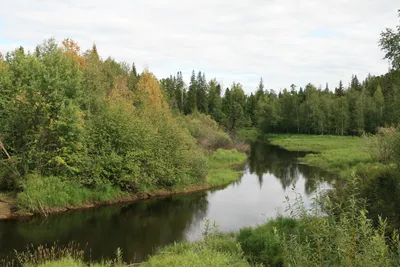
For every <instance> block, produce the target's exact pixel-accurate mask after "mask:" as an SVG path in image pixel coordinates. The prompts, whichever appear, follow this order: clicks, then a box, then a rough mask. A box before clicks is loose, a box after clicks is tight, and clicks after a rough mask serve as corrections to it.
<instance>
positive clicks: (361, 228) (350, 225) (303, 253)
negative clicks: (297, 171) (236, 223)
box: [277, 185, 400, 267]
mask: <svg viewBox="0 0 400 267" xmlns="http://www.w3.org/2000/svg"><path fill="white" fill-rule="evenodd" d="M353 187H354V188H356V186H355V185H353ZM362 203H363V202H362V201H360V200H359V198H358V196H357V194H352V195H350V196H349V197H348V198H347V199H346V202H339V203H336V204H333V203H332V202H331V201H330V200H329V198H328V197H318V198H316V200H314V203H313V209H311V210H306V209H305V208H304V203H302V202H300V203H299V202H297V203H295V205H294V206H293V207H297V208H293V209H292V212H293V214H295V216H296V218H297V219H298V220H300V221H301V222H302V223H303V225H304V229H305V231H298V232H297V233H294V234H291V235H287V234H284V233H283V234H280V233H279V232H278V233H277V234H278V236H279V238H280V240H281V242H282V244H283V246H282V248H283V254H282V259H283V264H284V266H298V267H313V266H315V267H316V266H333V267H335V266H337V267H339V266H365V267H369V266H371V267H372V266H374V267H375V266H399V265H398V264H399V259H400V257H399V251H400V246H399V245H400V242H399V236H398V234H397V232H393V233H392V234H390V233H387V232H386V222H385V221H384V220H379V225H378V226H377V227H375V226H374V225H373V223H372V221H371V220H370V219H368V218H367V211H366V209H365V205H364V204H362ZM318 204H323V206H324V207H325V209H326V213H325V214H324V213H321V210H320V206H319V205H318ZM388 236H391V238H390V239H387V237H388Z"/></svg>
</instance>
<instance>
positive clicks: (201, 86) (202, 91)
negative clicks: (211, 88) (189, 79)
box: [196, 71, 208, 113]
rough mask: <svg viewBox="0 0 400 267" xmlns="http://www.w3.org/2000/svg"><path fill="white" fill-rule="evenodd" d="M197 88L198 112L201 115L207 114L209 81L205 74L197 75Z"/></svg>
mask: <svg viewBox="0 0 400 267" xmlns="http://www.w3.org/2000/svg"><path fill="white" fill-rule="evenodd" d="M196 84H197V88H196V100H197V110H198V111H199V112H201V113H207V110H208V103H207V94H208V88H207V80H206V76H205V74H204V73H203V74H202V73H201V71H199V73H198V74H197V83H196Z"/></svg>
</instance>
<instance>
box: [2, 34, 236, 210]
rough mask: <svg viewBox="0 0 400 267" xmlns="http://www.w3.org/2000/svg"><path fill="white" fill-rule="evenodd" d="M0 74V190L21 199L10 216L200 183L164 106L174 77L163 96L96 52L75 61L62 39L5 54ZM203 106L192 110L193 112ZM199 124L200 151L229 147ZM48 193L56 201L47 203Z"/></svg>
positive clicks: (187, 140) (203, 166)
mask: <svg viewBox="0 0 400 267" xmlns="http://www.w3.org/2000/svg"><path fill="white" fill-rule="evenodd" d="M0 74H1V78H0V88H1V90H2V93H3V94H2V97H1V100H0V107H1V113H0V120H1V121H0V122H1V128H0V139H1V141H2V143H3V144H4V146H5V149H6V150H7V151H8V152H9V154H10V158H8V159H1V161H2V162H1V163H2V164H1V165H0V174H1V178H0V186H1V188H2V189H7V190H14V191H16V190H22V191H23V192H21V193H20V195H19V196H18V199H19V201H18V202H19V207H20V208H23V209H25V210H29V211H38V210H40V211H42V212H43V211H46V210H47V209H48V208H54V207H60V208H61V207H62V206H63V205H71V206H75V205H82V204H84V203H86V202H88V201H106V200H108V199H109V198H112V196H108V195H107V192H105V196H104V199H100V196H98V195H96V193H95V192H97V191H98V188H99V187H103V186H105V185H106V186H107V188H108V189H110V190H111V191H113V192H120V191H121V190H122V191H129V192H136V191H138V190H141V189H143V188H157V187H160V188H166V187H173V186H182V185H183V186H184V185H189V184H199V183H203V182H204V181H205V178H206V174H207V159H206V157H205V155H204V152H203V151H202V149H201V148H200V147H199V146H198V144H196V140H195V139H194V138H193V137H192V136H191V135H190V133H189V132H188V131H187V129H185V128H183V127H182V126H181V124H180V123H179V122H178V120H177V119H176V118H175V117H174V116H173V115H172V112H171V111H170V108H169V103H167V101H166V99H168V98H169V94H173V95H174V94H175V89H176V90H178V89H177V88H179V90H184V88H183V86H184V83H183V80H182V77H181V75H179V76H178V79H177V80H176V81H173V83H172V86H173V87H174V88H173V90H170V89H168V88H163V89H164V91H163V90H162V89H161V88H160V84H159V83H158V81H157V79H156V78H155V77H154V75H153V74H151V73H150V72H149V71H147V70H145V71H144V72H143V73H142V74H141V75H138V74H137V71H136V68H135V66H134V64H133V65H132V67H130V66H129V65H128V64H126V63H123V62H122V63H118V62H116V61H115V60H114V59H112V58H107V59H106V60H102V59H101V58H100V57H99V55H98V52H97V48H96V46H93V48H92V49H91V50H89V51H87V52H85V53H83V54H82V53H81V52H80V48H79V46H78V45H77V43H75V42H74V41H72V40H69V39H67V40H64V42H63V45H62V46H61V47H60V46H58V45H57V43H56V42H55V40H53V39H50V40H48V41H45V42H44V43H43V44H42V45H39V46H37V48H36V50H35V53H25V52H24V51H23V49H17V50H15V51H14V52H11V53H8V54H7V56H6V58H5V60H3V59H1V60H0ZM163 85H164V87H168V86H169V87H171V85H170V84H165V83H164V84H163ZM197 85H198V86H200V87H199V88H201V89H202V90H203V91H204V93H205V95H202V94H200V95H199V97H200V96H201V97H206V96H207V90H208V89H207V84H206V81H205V77H204V75H200V74H199V77H198V81H196V86H197ZM165 90H167V92H165ZM168 90H169V91H168ZM196 92H197V91H196ZM164 93H166V94H168V97H166V96H165V95H164ZM182 93H183V92H182ZM173 95H172V96H173ZM175 97H176V98H175V100H176V101H175V102H176V103H175V104H176V108H177V109H182V108H183V106H182V104H183V102H182V101H181V102H180V103H179V102H178V101H177V100H178V98H177V95H175ZM199 107H200V106H199ZM207 108H208V106H207V104H205V106H204V103H202V104H201V109H202V110H201V111H203V112H205V111H206V110H207ZM201 122H202V123H203V122H204V123H206V124H207V127H208V128H207V127H206V129H205V130H204V135H203V136H202V138H203V139H204V140H207V146H208V147H210V149H216V148H219V147H228V146H230V144H231V140H230V138H229V136H228V135H226V134H225V133H223V132H222V131H221V130H220V129H219V128H218V125H217V124H216V122H215V121H213V120H212V119H211V118H208V117H207V118H202V119H201ZM198 127H199V131H200V129H201V125H200V124H199V125H198ZM207 131H208V132H207ZM32 174H34V175H32ZM41 176H42V178H40V177H41ZM32 177H34V178H32ZM38 186H44V188H45V190H46V192H47V195H46V194H45V195H43V196H41V195H40V194H39V192H38V189H37V188H38ZM63 187H65V188H64V189H63ZM108 189H107V190H108ZM57 190H60V192H62V194H60V195H58V196H56V195H57V194H55V193H54V192H57ZM75 192H76V194H77V195H75ZM68 194H70V195H71V197H66V196H65V195H68ZM115 196H116V194H114V197H115Z"/></svg>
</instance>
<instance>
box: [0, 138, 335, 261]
mask: <svg viewBox="0 0 400 267" xmlns="http://www.w3.org/2000/svg"><path fill="white" fill-rule="evenodd" d="M304 155H305V153H297V152H288V151H286V150H282V149H279V148H277V147H273V146H269V145H268V144H266V143H262V142H261V143H254V144H252V147H251V152H250V154H249V160H248V164H247V166H246V169H245V171H244V174H243V176H242V178H241V179H240V180H239V181H237V182H235V183H233V184H231V185H229V186H227V187H225V188H221V189H218V190H209V191H205V192H200V193H194V194H186V195H177V196H172V197H168V198H163V199H154V200H149V201H142V202H137V203H133V204H128V205H119V206H108V207H101V208H95V209H90V210H84V211H72V212H68V213H65V214H61V215H52V216H49V217H47V218H43V217H35V218H33V219H30V220H26V221H0V259H1V258H4V257H6V256H10V255H12V253H13V251H14V250H24V249H25V248H26V246H27V245H29V244H33V245H39V244H46V243H47V244H53V243H54V242H56V241H57V242H58V243H59V244H60V245H66V244H68V243H69V242H71V241H74V242H77V243H79V244H81V245H82V246H87V247H88V248H90V251H89V250H87V251H88V253H87V257H88V258H90V259H92V260H99V259H101V258H102V257H103V258H113V257H114V256H115V252H116V249H117V248H118V247H119V248H121V249H122V251H123V255H124V259H125V260H126V261H143V260H146V257H147V256H148V255H150V254H152V253H153V252H154V251H155V249H156V248H157V247H159V246H164V245H167V244H169V243H172V242H174V241H183V240H195V239H198V238H200V236H201V232H202V230H203V226H204V219H205V218H208V219H210V220H211V221H216V223H217V224H218V225H219V229H220V230H222V231H230V230H237V229H239V228H241V227H244V226H254V225H257V224H261V223H263V222H264V221H266V220H268V219H269V218H272V217H275V216H276V215H277V213H278V212H280V213H284V209H285V207H286V204H285V203H284V201H285V196H287V195H289V196H293V194H292V192H291V191H292V190H291V188H292V186H293V185H295V187H296V192H298V193H300V194H302V196H303V198H304V200H305V201H306V203H307V200H308V201H309V199H310V198H311V197H312V193H313V192H314V191H315V190H316V187H317V179H316V178H317V177H323V178H324V179H325V181H326V182H325V183H326V184H329V181H332V180H333V179H334V177H333V176H332V175H331V174H329V173H326V172H324V171H321V170H320V169H318V168H315V167H311V166H308V165H305V164H301V163H299V162H298V161H297V160H296V158H297V157H302V156H304Z"/></svg>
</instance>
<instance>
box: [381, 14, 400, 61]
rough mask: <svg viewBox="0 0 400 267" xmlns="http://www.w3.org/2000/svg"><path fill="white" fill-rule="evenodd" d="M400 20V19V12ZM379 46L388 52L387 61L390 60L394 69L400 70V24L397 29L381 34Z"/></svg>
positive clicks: (387, 30)
mask: <svg viewBox="0 0 400 267" xmlns="http://www.w3.org/2000/svg"><path fill="white" fill-rule="evenodd" d="M398 12H399V18H400V10H399V11H398ZM379 46H380V47H381V49H382V50H383V51H385V52H386V54H385V59H389V60H390V61H391V63H392V66H393V68H395V69H399V68H400V24H399V25H398V26H397V28H396V29H388V28H386V30H385V31H384V32H381V38H380V40H379Z"/></svg>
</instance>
